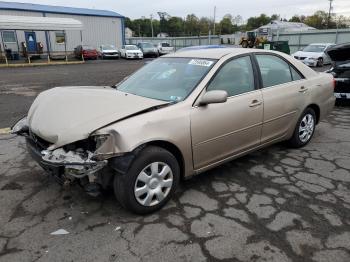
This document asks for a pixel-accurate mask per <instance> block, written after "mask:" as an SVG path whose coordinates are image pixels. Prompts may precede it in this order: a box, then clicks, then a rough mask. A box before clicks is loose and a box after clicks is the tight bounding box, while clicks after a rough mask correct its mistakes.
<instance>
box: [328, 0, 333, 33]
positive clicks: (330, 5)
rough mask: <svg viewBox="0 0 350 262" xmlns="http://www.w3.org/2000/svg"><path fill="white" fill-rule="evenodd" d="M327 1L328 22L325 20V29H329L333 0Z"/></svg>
mask: <svg viewBox="0 0 350 262" xmlns="http://www.w3.org/2000/svg"><path fill="white" fill-rule="evenodd" d="M328 1H329V11H328V22H327V29H329V25H330V23H331V11H332V9H333V7H332V4H333V1H334V0H328Z"/></svg>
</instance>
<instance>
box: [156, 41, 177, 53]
mask: <svg viewBox="0 0 350 262" xmlns="http://www.w3.org/2000/svg"><path fill="white" fill-rule="evenodd" d="M157 49H158V54H159V55H166V54H169V53H173V52H174V47H173V46H171V45H170V44H169V43H168V42H161V43H158V44H157Z"/></svg>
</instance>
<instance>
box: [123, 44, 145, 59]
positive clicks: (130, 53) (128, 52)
mask: <svg viewBox="0 0 350 262" xmlns="http://www.w3.org/2000/svg"><path fill="white" fill-rule="evenodd" d="M120 57H123V58H125V59H142V58H143V53H142V51H141V50H140V49H139V48H138V47H137V46H136V45H123V46H122V48H121V49H120Z"/></svg>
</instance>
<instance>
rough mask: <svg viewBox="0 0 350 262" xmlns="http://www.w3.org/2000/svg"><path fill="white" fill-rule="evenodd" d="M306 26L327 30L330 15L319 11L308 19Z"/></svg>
mask: <svg viewBox="0 0 350 262" xmlns="http://www.w3.org/2000/svg"><path fill="white" fill-rule="evenodd" d="M305 24H307V25H308V26H312V27H315V28H317V29H326V28H327V24H328V14H327V13H326V12H324V11H317V12H315V13H314V14H313V15H310V16H308V17H306V19H305Z"/></svg>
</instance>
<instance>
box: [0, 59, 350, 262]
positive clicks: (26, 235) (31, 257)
mask: <svg viewBox="0 0 350 262" xmlns="http://www.w3.org/2000/svg"><path fill="white" fill-rule="evenodd" d="M101 65H102V66H101V67H102V68H103V70H104V71H103V72H102V73H103V74H102V76H101V75H99V72H98V70H99V69H93V67H92V66H94V67H97V64H93V63H91V64H86V65H83V66H82V65H80V67H75V66H71V67H62V68H61V67H57V68H59V69H60V70H55V69H57V68H54V67H51V68H47V69H40V68H36V69H34V68H31V69H16V70H18V72H25V73H27V74H28V72H32V73H33V72H34V73H35V72H40V70H42V71H43V72H46V74H45V75H40V78H41V80H40V81H42V83H39V82H37V83H36V85H37V86H41V89H40V88H38V89H34V91H33V90H32V91H33V93H25V94H24V93H23V89H21V88H20V87H19V86H18V87H16V88H15V89H11V88H12V87H13V86H11V83H12V84H13V83H16V82H17V83H18V84H22V85H23V86H25V85H26V83H25V82H23V83H22V82H20V79H21V76H19V77H18V78H17V79H10V77H8V79H6V78H2V76H3V75H5V77H6V75H7V76H8V74H7V73H6V72H11V73H13V71H9V70H8V71H6V70H4V71H0V77H1V78H0V79H1V81H2V83H1V89H0V92H1V90H2V93H0V99H1V100H2V101H1V103H0V106H1V107H5V106H4V105H5V104H6V103H8V104H9V103H13V101H22V100H21V99H23V101H27V103H23V104H17V107H16V110H17V111H16V112H21V111H25V110H27V108H26V107H27V106H28V105H29V104H30V101H31V100H33V99H34V97H35V95H36V94H37V91H39V90H43V89H45V88H48V86H47V85H48V83H47V82H48V81H49V79H51V78H50V76H51V75H52V78H53V79H54V78H55V71H57V72H58V73H57V74H62V71H65V72H67V75H66V77H65V79H62V82H63V83H67V82H72V83H73V82H75V81H76V79H77V73H76V71H75V70H82V68H83V69H84V68H85V69H89V67H91V70H96V71H97V72H96V74H95V76H93V75H91V72H90V73H89V71H88V70H87V71H86V75H89V77H88V79H86V80H85V82H88V81H89V79H90V81H91V82H93V83H90V84H96V83H95V82H98V83H100V84H101V82H104V84H105V82H107V83H106V84H110V83H109V82H112V81H119V80H120V79H119V80H118V79H117V78H121V77H123V75H124V74H128V72H129V73H130V72H131V71H133V70H135V69H136V68H138V67H139V66H140V65H141V64H140V63H139V62H124V61H117V62H106V63H101ZM84 66H85V67H84ZM113 66H115V67H113ZM124 67H125V68H124ZM118 68H122V70H120V71H119V70H118ZM73 69H74V70H73ZM69 70H71V73H69ZM101 70H102V69H101ZM108 70H109V71H108ZM128 70H129V71H128ZM50 72H51V73H50ZM84 72H85V71H84ZM108 72H109V74H107V73H108ZM107 75H108V77H107ZM111 75H112V76H111ZM33 76H35V74H33ZM33 76H29V77H30V79H29V80H28V81H27V83H31V81H34V80H33V78H32V77H33ZM104 76H106V78H103V77H104ZM79 77H80V78H81V79H82V78H84V74H83V76H79ZM79 77H78V78H79ZM101 77H102V78H101ZM45 79H47V81H44V80H45ZM96 79H98V80H96ZM11 81H12V82H11ZM35 81H37V80H35ZM55 81H58V80H55ZM94 81H95V82H94ZM82 82H83V83H84V84H86V83H85V82H84V80H82ZM10 87H11V88H10ZM4 90H5V91H4ZM6 90H7V91H6ZM9 90H10V91H9ZM24 90H25V89H24ZM5 92H7V94H5ZM14 92H15V94H14ZM4 98H7V102H6V101H5V99H4ZM10 98H11V99H10ZM16 98H18V99H17V100H16ZM1 104H2V105H1ZM0 117H1V123H4V124H7V123H9V122H10V121H11V119H12V118H13V115H11V114H9V115H5V114H4V113H2V115H0ZM4 124H3V126H0V127H6V126H4ZM0 207H1V208H0V261H1V262H2V261H6V262H7V261H109V262H110V261H118V262H119V261H276V262H283V261H320V262H323V261H329V262H338V261H339V262H340V261H342V262H348V261H350V108H349V107H336V108H335V109H334V111H333V112H332V114H331V115H330V116H329V117H328V118H327V119H326V120H324V121H322V122H321V123H320V124H319V125H318V126H317V128H316V131H315V135H314V138H313V139H312V141H311V143H310V144H308V145H307V146H306V147H304V148H302V149H289V148H287V147H285V146H284V145H283V144H277V145H274V146H271V147H268V148H266V149H263V150H260V151H257V152H255V153H252V154H249V155H247V156H245V157H243V158H240V159H237V160H234V161H232V162H229V163H227V164H224V165H222V166H220V167H218V168H215V169H213V170H211V171H209V172H206V173H203V174H201V175H199V176H197V177H194V178H193V179H191V180H188V181H184V182H182V183H181V185H180V188H179V190H178V191H177V192H176V195H175V196H174V198H173V200H172V201H170V202H169V203H168V204H167V205H166V206H165V208H163V209H162V210H160V211H159V212H157V213H154V214H151V215H148V216H137V215H133V214H130V213H128V212H127V211H125V210H124V209H123V208H122V207H121V206H120V205H119V204H118V203H117V202H116V200H115V199H114V196H113V193H112V192H111V191H107V192H105V193H104V194H103V195H102V196H101V197H99V198H90V197H88V196H87V195H86V194H85V193H84V192H83V190H82V189H81V188H80V187H79V186H71V187H65V188H62V187H61V186H59V185H58V184H56V182H55V181H54V180H53V179H52V178H50V177H48V176H46V175H45V173H44V172H43V171H42V170H41V168H39V167H38V166H37V164H35V163H34V162H33V161H32V160H31V158H30V157H29V155H28V154H27V152H26V149H25V144H24V140H23V139H22V138H19V137H15V136H12V135H0ZM58 229H65V230H66V231H68V232H69V234H66V235H51V233H52V232H54V231H56V230H58Z"/></svg>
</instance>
